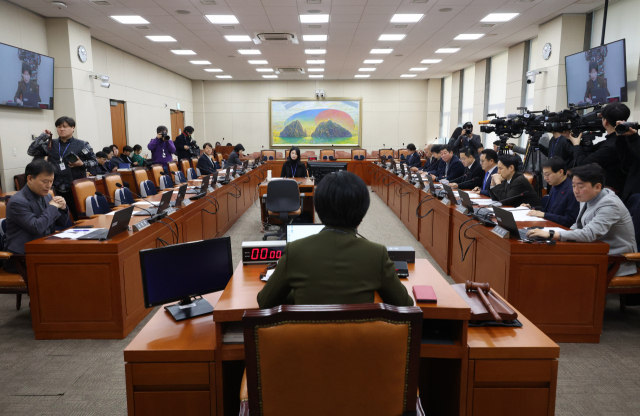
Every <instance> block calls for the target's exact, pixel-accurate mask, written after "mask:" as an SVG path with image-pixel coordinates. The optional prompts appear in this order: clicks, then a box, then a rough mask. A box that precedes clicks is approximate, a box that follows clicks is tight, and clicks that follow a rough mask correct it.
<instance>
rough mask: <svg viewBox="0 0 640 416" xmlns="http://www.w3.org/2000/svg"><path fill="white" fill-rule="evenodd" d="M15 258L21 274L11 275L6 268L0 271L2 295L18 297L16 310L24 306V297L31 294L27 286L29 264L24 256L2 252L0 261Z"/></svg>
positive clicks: (0, 252) (0, 291) (0, 292)
mask: <svg viewBox="0 0 640 416" xmlns="http://www.w3.org/2000/svg"><path fill="white" fill-rule="evenodd" d="M10 257H13V259H14V262H15V265H16V268H17V269H18V272H19V273H9V272H7V271H6V270H5V269H4V268H2V269H0V294H9V295H12V294H15V295H16V310H20V306H21V305H22V295H23V294H29V286H28V285H27V282H28V280H27V267H26V266H27V264H26V258H25V256H24V255H18V254H13V253H11V252H8V251H0V261H3V260H6V259H8V258H10Z"/></svg>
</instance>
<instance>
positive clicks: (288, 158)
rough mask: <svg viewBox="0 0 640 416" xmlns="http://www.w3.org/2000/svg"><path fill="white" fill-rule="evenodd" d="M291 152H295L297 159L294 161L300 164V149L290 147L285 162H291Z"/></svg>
mask: <svg viewBox="0 0 640 416" xmlns="http://www.w3.org/2000/svg"><path fill="white" fill-rule="evenodd" d="M293 151H295V152H296V154H297V155H298V158H297V159H296V161H298V162H300V149H298V147H297V146H291V149H289V155H288V156H287V161H289V162H293V160H291V152H293Z"/></svg>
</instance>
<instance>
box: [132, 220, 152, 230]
mask: <svg viewBox="0 0 640 416" xmlns="http://www.w3.org/2000/svg"><path fill="white" fill-rule="evenodd" d="M150 225H151V224H150V223H149V220H147V219H144V220H142V221H138V222H137V223H135V224H133V226H132V227H133V229H134V231H141V230H144V229H145V228H147V227H148V226H150Z"/></svg>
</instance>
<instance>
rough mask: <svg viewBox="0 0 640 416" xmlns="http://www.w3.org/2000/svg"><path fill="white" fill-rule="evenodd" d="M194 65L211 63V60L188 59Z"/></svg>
mask: <svg viewBox="0 0 640 416" xmlns="http://www.w3.org/2000/svg"><path fill="white" fill-rule="evenodd" d="M189 62H191V63H192V64H194V65H211V62H209V61H189Z"/></svg>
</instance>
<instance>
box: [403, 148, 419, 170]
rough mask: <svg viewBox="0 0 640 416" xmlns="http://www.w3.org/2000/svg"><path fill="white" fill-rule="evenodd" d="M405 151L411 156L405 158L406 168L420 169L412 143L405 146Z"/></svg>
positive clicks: (417, 155)
mask: <svg viewBox="0 0 640 416" xmlns="http://www.w3.org/2000/svg"><path fill="white" fill-rule="evenodd" d="M407 150H409V151H411V154H410V155H409V156H407V157H406V159H405V160H406V163H407V167H408V168H419V167H420V164H421V163H420V155H419V154H418V152H416V146H415V145H414V144H413V143H409V144H408V145H407Z"/></svg>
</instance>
